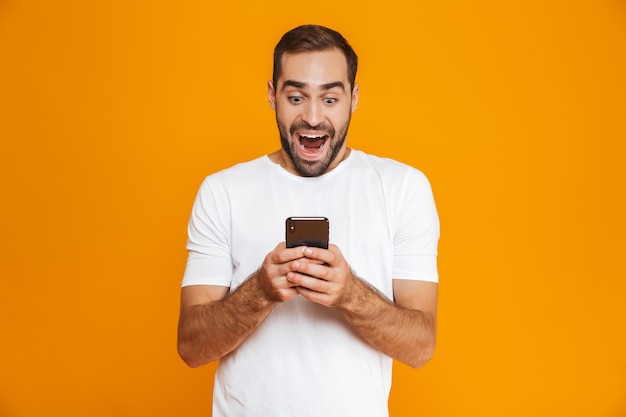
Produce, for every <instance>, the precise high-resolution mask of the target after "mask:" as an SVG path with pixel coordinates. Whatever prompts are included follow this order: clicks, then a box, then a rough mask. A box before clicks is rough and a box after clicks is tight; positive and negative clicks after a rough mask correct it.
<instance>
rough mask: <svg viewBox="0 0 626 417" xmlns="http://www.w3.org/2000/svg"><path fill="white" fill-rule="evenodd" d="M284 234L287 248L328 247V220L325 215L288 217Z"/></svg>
mask: <svg viewBox="0 0 626 417" xmlns="http://www.w3.org/2000/svg"><path fill="white" fill-rule="evenodd" d="M285 234H286V236H285V241H286V242H287V247H288V248H295V247H297V246H315V247H318V248H324V249H328V234H329V222H328V219H327V218H326V217H288V218H287V220H286V222H285Z"/></svg>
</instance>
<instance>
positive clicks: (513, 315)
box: [0, 0, 626, 417]
mask: <svg viewBox="0 0 626 417" xmlns="http://www.w3.org/2000/svg"><path fill="white" fill-rule="evenodd" d="M339 3H340V4H339ZM409 4H413V5H412V6H409ZM310 22H314V23H320V24H325V25H329V26H331V27H334V28H337V29H338V30H340V31H341V32H342V33H343V34H344V35H345V36H346V37H347V38H348V39H349V40H350V41H351V43H352V44H353V46H354V47H355V49H356V50H357V52H358V53H359V55H360V58H361V60H360V70H359V71H360V72H359V74H358V79H359V81H360V83H361V100H360V103H359V108H358V110H357V112H356V113H355V115H354V118H353V124H352V127H351V131H350V135H349V143H350V145H351V146H353V147H355V148H359V149H362V150H365V151H369V152H372V153H377V154H380V155H383V156H389V157H393V158H396V159H399V160H401V161H404V162H407V163H409V164H412V165H414V166H416V167H418V168H420V169H421V170H423V171H424V172H425V173H426V174H427V175H428V176H429V178H430V180H431V182H432V185H433V188H434V192H435V197H436V199H437V203H438V207H439V211H440V216H441V221H442V239H441V244H440V273H441V285H440V291H441V298H440V320H439V329H440V331H439V341H438V348H437V353H436V356H435V358H434V359H433V361H432V362H430V363H429V364H428V365H427V366H426V367H425V368H423V369H421V370H418V371H415V370H412V369H410V368H408V367H406V366H404V365H401V364H397V365H396V367H395V374H394V386H393V388H392V394H391V400H390V408H391V411H392V415H393V416H395V417H399V416H446V417H449V416H477V417H478V416H480V417H485V416H529V415H535V416H539V415H545V416H554V415H564V416H581V417H582V416H585V417H587V416H607V417H609V416H611V417H618V416H625V415H626V340H625V339H624V327H625V322H626V320H625V319H626V311H625V304H626V301H625V300H626V297H625V296H626V274H625V273H624V255H623V252H624V248H625V246H626V245H625V244H624V239H625V236H626V222H625V220H624V215H625V213H626V196H625V180H626V172H625V168H624V159H625V156H626V155H625V148H626V147H625V144H624V141H625V139H626V124H625V122H626V117H625V114H626V76H625V74H626V53H625V51H626V49H625V45H626V43H625V41H626V36H625V35H626V7H624V4H623V3H622V2H618V1H613V2H610V1H577V0H574V1H556V0H546V1H529V2H501V1H495V0H494V1H482V0H479V1H475V2H465V1H460V0H449V1H441V2H432V1H423V2H408V1H406V2H401V1H396V0H391V1H385V2H372V1H359V2H355V1H346V2H336V1H334V0H321V1H319V2H315V3H297V2H296V3H294V2H293V1H287V0H277V1H274V2H268V3H266V4H265V5H263V4H261V3H259V2H250V3H249V4H237V3H235V2H233V3H231V4H227V3H226V2H220V3H217V2H211V1H208V2H207V1H183V2H165V1H136V2H125V1H119V0H114V1H101V0H98V1H92V2H82V1H71V0H61V1H59V2H40V3H38V2H35V1H17V0H14V1H11V0H5V1H3V2H0V61H1V63H0V140H1V142H0V143H1V145H0V146H1V148H0V182H1V183H0V186H1V193H0V199H1V200H0V202H1V206H0V207H2V208H1V210H2V217H1V220H0V227H1V229H0V233H1V243H0V245H1V246H0V261H1V262H0V268H1V269H0V274H1V282H0V285H1V286H0V331H1V333H0V334H1V335H2V343H1V345H0V416H6V417H21V416H43V415H64V416H110V415H118V416H139V415H144V416H178V415H185V416H207V415H209V414H210V411H209V410H210V398H211V390H212V376H213V372H214V365H210V366H206V367H204V368H200V369H197V370H191V369H189V368H187V367H186V366H185V365H184V364H183V363H182V361H181V360H180V359H179V358H178V356H177V353H176V347H175V346H176V323H177V316H178V297H179V286H180V280H181V276H182V273H183V269H184V265H185V257H186V252H185V249H184V245H185V240H186V223H187V219H188V215H189V212H190V208H191V204H192V201H193V198H194V195H195V192H196V190H197V188H198V186H199V184H200V182H201V180H202V179H203V177H204V176H206V175H208V174H209V173H211V172H214V171H216V170H219V169H221V168H224V167H227V166H230V165H231V164H233V163H235V162H238V161H242V160H248V159H251V158H254V157H256V156H258V155H260V154H262V153H265V152H270V151H272V150H275V149H276V148H277V147H278V143H279V142H278V137H277V133H276V127H275V122H274V115H273V113H272V111H271V110H270V108H269V106H268V104H267V99H266V84H265V81H266V80H267V79H269V78H270V77H271V52H272V48H273V46H274V44H275V43H276V42H277V40H278V38H279V37H280V35H281V34H282V33H283V32H284V31H286V30H288V29H290V28H292V27H294V26H296V25H298V24H301V23H310ZM276 389H280V387H276Z"/></svg>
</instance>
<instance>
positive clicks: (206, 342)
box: [178, 274, 275, 367]
mask: <svg viewBox="0 0 626 417" xmlns="http://www.w3.org/2000/svg"><path fill="white" fill-rule="evenodd" d="M274 305H275V302H273V301H268V300H267V297H265V294H264V292H263V290H262V289H261V288H260V287H259V285H258V279H257V275H256V274H255V275H252V276H251V277H250V278H249V279H248V280H247V281H246V282H244V283H243V284H242V285H241V286H239V287H238V288H237V289H236V290H235V291H233V292H232V293H230V294H228V295H226V296H225V297H224V298H222V299H221V300H216V301H212V302H210V303H208V304H202V305H192V306H189V307H187V308H186V309H185V310H184V311H181V318H180V322H179V328H178V351H179V354H180V356H181V357H182V358H183V360H184V361H185V362H186V363H187V364H188V365H189V366H192V367H197V366H200V365H203V364H205V363H207V362H211V361H213V360H217V359H219V358H221V357H223V356H224V355H226V354H228V353H230V352H232V351H233V350H234V349H236V348H237V347H238V346H239V345H240V344H241V343H242V342H243V341H244V340H245V339H246V338H247V337H248V336H249V335H250V334H251V333H252V332H253V331H254V330H255V329H256V328H257V327H258V326H259V325H260V324H261V323H262V322H263V320H264V319H265V318H266V317H267V315H268V314H269V313H270V311H271V310H272V308H273V307H274Z"/></svg>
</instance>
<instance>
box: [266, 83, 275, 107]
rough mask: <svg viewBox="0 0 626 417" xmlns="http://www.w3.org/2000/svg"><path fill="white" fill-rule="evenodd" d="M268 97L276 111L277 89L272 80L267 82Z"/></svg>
mask: <svg viewBox="0 0 626 417" xmlns="http://www.w3.org/2000/svg"><path fill="white" fill-rule="evenodd" d="M267 99H268V100H269V102H270V107H271V108H272V110H274V111H276V90H275V89H274V83H272V80H269V81H268V82H267Z"/></svg>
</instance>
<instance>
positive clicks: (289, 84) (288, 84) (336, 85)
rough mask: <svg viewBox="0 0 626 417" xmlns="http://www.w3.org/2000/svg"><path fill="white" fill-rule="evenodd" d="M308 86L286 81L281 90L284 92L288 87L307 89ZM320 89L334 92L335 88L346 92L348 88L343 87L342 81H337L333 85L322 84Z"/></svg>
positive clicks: (298, 82)
mask: <svg viewBox="0 0 626 417" xmlns="http://www.w3.org/2000/svg"><path fill="white" fill-rule="evenodd" d="M307 86H308V84H307V83H303V82H301V81H295V80H285V82H284V83H283V85H282V88H281V90H284V89H285V88H286V87H294V88H298V89H303V88H306V87H307ZM320 88H321V89H322V90H324V91H328V90H332V89H333V88H341V89H342V90H343V91H345V90H346V87H345V86H344V85H343V82H341V81H335V82H332V83H326V84H322V85H321V86H320Z"/></svg>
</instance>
